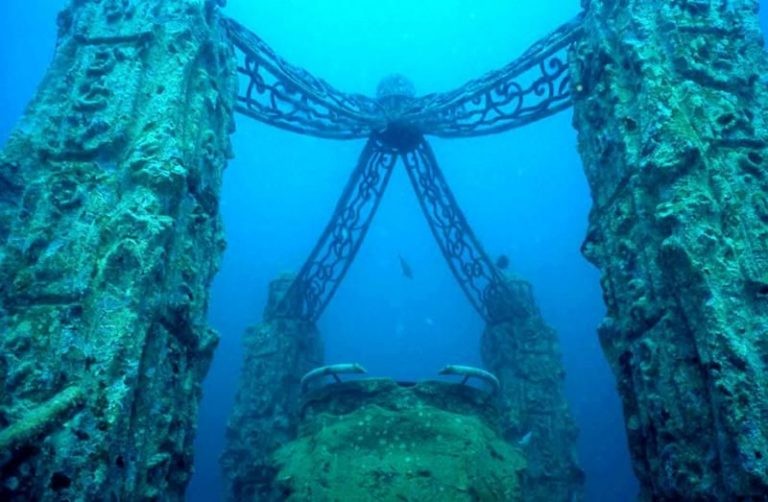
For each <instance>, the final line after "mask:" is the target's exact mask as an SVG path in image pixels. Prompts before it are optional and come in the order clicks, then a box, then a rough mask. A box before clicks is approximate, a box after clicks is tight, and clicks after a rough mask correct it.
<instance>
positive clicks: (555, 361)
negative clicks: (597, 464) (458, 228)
mask: <svg viewBox="0 0 768 502" xmlns="http://www.w3.org/2000/svg"><path fill="white" fill-rule="evenodd" d="M507 281H508V283H509V287H508V288H507V290H508V291H509V295H510V296H509V297H508V298H507V299H506V301H505V302H503V304H502V305H501V306H500V308H504V309H505V310H506V311H507V315H504V316H500V317H503V318H504V321H501V322H497V323H493V324H489V325H488V326H487V327H486V329H485V332H484V333H483V338H482V356H483V363H484V364H485V366H486V367H487V368H488V369H489V370H490V371H491V372H492V373H493V374H495V375H496V376H497V377H498V379H499V381H500V383H501V391H500V397H499V401H500V409H501V414H500V416H501V430H502V434H503V437H504V438H505V439H506V440H507V441H509V442H510V443H513V444H519V445H520V446H521V447H522V449H523V452H524V453H525V458H526V463H527V466H526V469H525V470H524V471H523V476H522V481H521V483H522V492H523V494H524V500H530V501H536V500H551V501H553V502H555V501H562V502H571V501H573V500H581V499H583V497H584V472H583V471H582V470H581V468H580V467H579V464H578V461H577V459H576V437H577V435H578V429H577V428H576V423H575V422H574V420H573V417H572V416H571V412H570V409H569V406H568V402H567V401H566V399H565V394H564V389H563V380H564V378H565V372H564V370H563V364H562V361H561V358H560V347H559V343H558V340H557V333H556V332H555V330H554V329H552V328H551V327H549V326H548V325H547V323H546V322H545V321H544V319H543V318H542V316H541V312H540V311H539V308H538V306H537V305H536V302H535V300H534V297H533V289H532V287H531V285H530V283H528V282H527V281H524V280H521V279H519V278H514V277H511V276H509V277H507Z"/></svg>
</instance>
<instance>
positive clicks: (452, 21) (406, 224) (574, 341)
mask: <svg viewBox="0 0 768 502" xmlns="http://www.w3.org/2000/svg"><path fill="white" fill-rule="evenodd" d="M64 3H65V2H63V1H62V0H26V1H25V2H15V1H14V2H10V1H3V2H0V142H4V141H5V139H6V138H7V137H8V134H9V133H10V131H11V129H12V127H13V124H14V123H15V122H16V120H17V119H18V117H19V116H20V115H21V113H22V112H23V109H24V106H25V105H26V103H27V102H28V101H29V99H30V98H31V97H32V95H33V93H34V90H35V88H36V86H37V84H38V82H39V81H40V79H41V78H42V76H43V74H44V71H45V68H46V66H47V64H48V62H49V61H50V58H51V54H52V51H53V47H54V43H55V16H56V14H57V12H58V11H59V10H60V9H61V7H62V6H63V5H64ZM765 3H768V0H764V1H763V2H761V7H762V6H763V4H765ZM578 9H579V2H578V1H577V0H570V1H566V0H553V1H545V2H500V1H489V0H484V1H468V0H467V1H460V0H428V1H425V0H422V1H419V2H415V1H393V0H375V1H374V0H334V1H327V0H326V1H323V0H304V1H298V0H260V1H247V0H230V2H229V5H228V6H227V8H226V12H227V14H228V15H230V16H232V17H235V18H236V19H238V20H240V21H241V22H242V23H244V24H246V25H247V26H249V27H250V28H251V29H252V30H254V31H255V32H257V33H258V34H259V35H260V36H261V37H262V38H264V39H265V40H266V41H267V42H268V43H270V44H271V45H272V46H273V47H274V48H275V49H276V50H277V51H278V52H279V53H280V54H281V55H283V56H284V57H285V58H286V59H288V60H289V61H291V62H293V63H296V64H298V65H301V66H303V67H305V68H307V69H308V70H309V71H311V72H313V73H314V74H315V75H318V76H320V77H322V78H324V79H326V80H328V81H329V82H330V83H332V84H333V85H335V86H336V87H338V88H340V89H341V90H344V91H350V92H362V93H366V94H373V92H374V91H375V87H376V84H377V83H378V81H379V79H380V78H381V77H382V76H384V75H385V74H387V73H390V72H399V73H403V74H405V75H407V76H408V77H409V78H410V79H411V80H412V81H413V82H414V84H415V85H416V87H417V89H418V91H419V92H420V93H426V92H432V91H444V90H449V89H451V88H453V87H456V86H458V85H460V84H462V83H463V82H465V81H466V80H468V79H470V78H474V77H476V76H478V75H480V74H482V73H484V72H486V71H488V70H491V69H494V68H497V67H500V66H502V65H503V64H505V63H506V62H508V61H509V60H511V59H512V58H514V57H515V56H516V55H518V54H520V53H521V52H522V51H523V50H524V49H525V48H526V47H527V46H528V45H529V44H530V43H532V42H533V41H535V40H536V39H537V38H539V37H541V36H543V35H545V34H546V33H547V32H548V31H550V30H552V29H554V28H555V27H556V26H557V25H559V24H560V23H562V22H565V21H567V20H568V19H570V18H571V17H572V16H574V15H575V14H576V13H577V12H578ZM763 11H765V8H763ZM762 16H763V17H762V18H761V20H762V21H763V22H764V25H765V24H766V22H765V21H766V16H765V14H763V15H762ZM570 122H571V112H570V111H566V112H564V113H561V114H559V115H557V116H555V117H552V118H549V119H547V120H545V121H543V122H540V123H536V124H533V125H530V126H528V127H526V128H524V129H518V130H515V131H512V132H507V133H504V134H500V135H496V136H491V137H485V138H477V139H471V140H438V139H433V140H432V144H433V146H434V149H435V151H436V154H437V157H438V160H439V161H440V163H441V165H442V167H443V170H444V172H445V175H446V177H447V178H448V181H449V183H450V184H451V186H452V188H453V190H454V192H455V194H456V196H457V198H458V200H459V202H460V204H461V205H462V207H463V209H464V211H465V214H466V216H467V217H468V219H469V221H470V223H471V224H472V226H473V227H474V229H475V231H476V233H477V235H478V236H479V237H480V239H481V240H482V242H483V243H484V245H485V247H486V249H487V250H488V251H489V253H491V254H492V255H497V254H500V253H505V254H507V255H508V256H509V257H510V259H511V262H512V269H513V270H514V271H515V272H517V273H519V274H520V275H521V276H523V277H524V278H527V279H529V280H530V281H531V282H532V283H533V285H534V287H535V293H536V297H537V300H538V302H539V305H540V307H541V310H542V312H543V314H544V316H545V318H546V319H547V321H548V322H549V323H550V324H551V325H552V326H553V327H555V328H556V329H557V331H558V333H559V335H560V340H561V346H562V351H563V359H564V364H565V368H566V372H567V377H566V392H567V396H568V399H569V401H570V403H571V406H572V409H573V413H574V416H575V418H576V420H577V422H578V425H579V428H580V430H581V433H580V436H579V444H578V450H579V457H580V461H581V464H582V466H583V467H584V469H585V470H586V474H587V499H588V500H591V501H598V500H632V499H633V498H634V495H635V493H636V486H637V483H636V481H635V479H634V477H633V475H632V473H631V468H630V465H629V460H628V453H627V448H626V440H625V435H624V429H623V424H622V419H621V410H620V404H619V400H618V397H617V395H616V392H615V384H614V380H613V377H612V375H611V373H610V370H609V368H608V366H607V364H606V363H605V361H604V358H603V356H602V353H601V351H600V347H599V343H598V341H597V336H596V334H595V328H596V326H597V324H598V322H599V320H600V319H601V317H602V315H603V312H604V307H603V304H602V300H601V295H600V288H599V284H598V273H597V271H596V270H595V269H594V268H593V267H591V266H590V265H589V264H588V263H587V262H586V261H585V259H584V258H583V257H582V256H581V255H580V253H579V247H580V245H581V242H582V241H583V238H584V235H585V229H586V222H587V214H588V210H589V207H590V199H589V192H588V188H587V185H586V181H585V178H584V175H583V173H582V170H581V164H580V160H579V158H578V155H577V152H576V133H575V131H574V130H573V128H572V127H571V125H570ZM233 142H234V147H235V152H236V158H235V159H234V160H233V161H232V162H231V163H230V165H229V167H228V168H227V172H226V175H225V178H224V188H223V194H222V205H221V208H222V213H223V217H224V221H225V225H226V232H227V241H228V248H227V251H226V253H225V255H224V260H223V263H222V268H221V271H220V272H219V274H218V276H217V277H216V280H215V281H214V284H213V290H212V300H211V305H210V313H209V318H210V322H211V324H212V325H213V326H214V327H215V328H217V329H218V330H219V332H220V333H221V335H222V339H221V344H220V346H219V348H218V350H217V352H216V356H215V359H214V362H213V365H212V367H211V371H210V373H209V375H208V378H207V379H206V382H205V386H204V389H205V390H204V392H205V395H204V399H203V403H202V408H201V411H200V420H199V428H198V437H197V441H196V452H195V468H196V474H195V476H194V478H193V480H192V482H191V485H190V489H189V492H188V499H189V500H191V501H210V500H217V499H219V498H220V494H221V489H222V482H221V478H220V473H219V467H218V456H219V454H220V452H221V451H222V449H223V447H224V427H225V422H226V419H227V416H228V414H229V411H230V409H231V406H232V403H233V401H234V394H235V390H236V386H237V380H238V376H239V371H240V364H241V358H242V352H241V346H240V343H241V336H242V333H243V332H244V330H245V328H246V326H248V325H251V324H254V323H256V322H258V321H259V318H260V314H261V311H262V308H263V306H264V302H265V299H266V288H267V284H268V282H269V281H270V280H271V279H272V278H274V277H275V276H276V275H277V274H278V273H280V272H283V271H290V270H296V269H297V268H298V267H299V266H300V264H301V263H302V261H303V259H304V258H305V256H306V255H307V253H308V252H309V250H310V249H311V247H312V245H313V243H314V241H315V239H316V238H317V236H318V235H319V233H320V231H321V230H322V228H323V226H324V225H325V223H326V222H327V219H328V217H329V215H330V213H331V211H332V209H333V206H334V204H335V201H336V198H337V197H338V195H339V193H340V190H341V187H342V186H343V184H344V182H345V179H346V177H347V176H348V174H349V172H350V171H351V169H352V167H353V165H354V162H355V160H356V158H357V155H358V153H359V151H360V149H361V147H362V141H351V142H339V141H331V140H321V139H315V138H308V137H302V136H299V135H296V134H292V133H288V132H284V131H279V130H274V129H270V128H268V127H266V126H264V125H261V124H258V123H255V122H253V121H250V120H248V119H245V118H243V117H238V118H237V132H236V134H235V135H234V137H233ZM399 255H402V256H403V257H405V258H406V259H407V260H408V261H409V262H410V264H411V266H412V267H413V269H414V273H415V278H414V279H413V280H408V279H406V278H404V277H403V276H402V274H401V273H400V269H399V264H398V256H399ZM319 328H320V330H321V331H322V333H323V335H324V338H325V340H326V360H327V361H329V362H343V361H357V362H360V363H362V364H364V365H365V366H366V367H367V368H368V370H369V372H370V373H372V374H374V375H385V376H393V377H396V378H403V379H418V378H428V377H431V376H433V375H434V373H435V371H436V370H437V369H438V368H439V367H440V366H442V365H443V364H445V363H467V364H479V363H480V359H479V351H478V346H479V343H478V342H479V337H480V333H481V332H482V329H483V324H482V322H481V321H480V319H479V317H478V316H477V315H476V314H475V312H474V311H473V310H472V309H471V308H470V306H469V304H468V303H467V301H466V300H465V298H464V297H463V295H462V293H461V291H460V290H459V288H458V286H457V285H456V284H455V282H454V280H453V278H452V276H451V275H450V273H449V272H448V268H447V266H446V265H445V264H444V262H443V260H442V258H441V256H440V253H439V251H438V249H437V247H436V245H435V244H434V242H433V240H432V237H431V234H430V232H429V229H428V227H427V226H426V223H425V221H424V219H423V218H422V216H421V213H420V211H419V207H418V205H417V202H416V200H415V198H414V196H413V193H412V191H411V189H410V186H409V185H408V183H407V179H406V177H405V173H404V171H403V170H402V169H398V170H397V171H396V172H395V174H394V176H393V179H392V181H391V184H390V187H389V189H388V191H387V194H386V195H385V198H384V201H383V203H382V205H381V208H380V211H379V213H378V214H377V216H376V219H375V221H374V223H373V225H372V228H371V230H370V233H369V235H368V238H367V239H366V242H365V244H364V245H363V247H362V249H361V251H360V254H359V255H358V258H357V260H356V262H355V263H354V265H353V266H352V268H351V269H350V271H349V274H348V276H347V278H346V280H345V281H344V283H343V284H342V286H341V287H340V288H339V290H338V293H337V295H336V297H335V298H334V300H333V302H332V303H331V304H330V306H329V308H328V310H327V311H326V313H325V315H324V316H323V317H322V318H321V319H320V321H319Z"/></svg>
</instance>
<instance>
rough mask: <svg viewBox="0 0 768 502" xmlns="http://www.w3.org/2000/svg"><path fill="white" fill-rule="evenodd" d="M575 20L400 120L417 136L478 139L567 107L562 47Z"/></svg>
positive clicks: (422, 101)
mask: <svg viewBox="0 0 768 502" xmlns="http://www.w3.org/2000/svg"><path fill="white" fill-rule="evenodd" d="M581 21H582V18H581V16H578V17H576V18H575V19H573V20H571V21H570V22H568V23H566V24H564V25H562V26H561V27H559V28H558V29H557V30H555V31H554V32H553V33H551V34H550V35H549V36H547V37H545V38H543V39H542V40H540V41H538V42H536V43H535V44H534V45H532V46H531V47H530V48H529V49H528V50H527V51H526V52H525V53H524V54H523V55H522V56H521V57H519V58H517V59H515V60H514V61H512V62H511V63H509V64H508V65H507V66H505V67H504V68H501V69H500V70H496V71H493V72H490V73H488V74H487V75H485V76H483V77H481V78H479V79H477V80H472V81H470V82H467V83H466V84H464V85H463V86H461V87H459V88H458V89H455V90H453V91H451V92H447V93H440V94H428V95H426V96H423V97H421V98H417V99H416V100H414V101H413V102H412V103H410V105H409V106H408V108H407V109H406V110H405V111H404V112H403V114H402V116H401V117H400V120H401V121H405V122H409V123H412V124H415V125H416V126H417V127H418V129H419V130H420V131H421V132H422V133H423V134H432V135H436V136H442V137H462V136H479V135H484V134H493V133H498V132H502V131H506V130H509V129H513V128H515V127H520V126H523V125H526V124H529V123H531V122H534V121H537V120H540V119H542V118H545V117H548V116H550V115H553V114H555V113H557V112H559V111H561V110H564V109H566V108H568V107H569V106H570V105H571V78H570V71H569V68H568V63H567V50H568V47H569V46H570V45H571V44H572V43H573V42H574V41H575V40H576V38H577V37H578V36H579V35H580V33H581Z"/></svg>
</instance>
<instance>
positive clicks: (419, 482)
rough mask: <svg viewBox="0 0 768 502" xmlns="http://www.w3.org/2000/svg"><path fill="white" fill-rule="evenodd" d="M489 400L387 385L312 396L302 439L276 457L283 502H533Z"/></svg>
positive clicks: (473, 393)
mask: <svg viewBox="0 0 768 502" xmlns="http://www.w3.org/2000/svg"><path fill="white" fill-rule="evenodd" d="M489 397H490V396H489V395H488V392H487V391H483V390H478V389H475V388H473V387H470V386H467V385H460V384H448V383H444V382H419V383H416V384H413V383H409V384H407V385H398V384H397V383H395V382H394V381H392V380H390V379H386V378H378V379H365V380H358V381H354V382H342V383H337V384H331V385H329V386H327V387H325V388H322V389H319V390H317V391H314V392H312V393H311V394H308V395H307V396H306V399H305V400H304V406H303V408H302V418H301V426H300V428H299V434H298V437H297V439H296V440H295V441H292V442H290V443H288V444H286V445H285V446H284V447H282V448H281V449H280V450H278V451H277V452H276V454H275V459H274V462H275V466H276V467H277V469H278V473H277V476H276V477H277V487H278V488H279V489H280V494H281V500H288V501H291V502H314V501H317V500H339V501H341V500H349V501H353V500H355V501H356V500H361V501H362V500H372V501H373V500H393V501H397V500H413V501H417V500H419V501H420V500H424V501H427V500H446V501H447V500H450V501H457V502H464V501H466V502H471V501H477V500H482V501H488V502H493V501H498V502H516V501H520V500H525V499H524V498H522V495H523V492H522V489H521V486H520V476H521V472H522V471H523V469H524V466H525V460H524V458H523V455H522V452H521V451H520V449H519V447H515V446H514V445H510V444H509V443H507V442H506V441H504V440H503V439H502V437H501V434H500V431H499V428H498V415H499V412H498V409H497V408H496V406H495V400H493V399H490V398H489Z"/></svg>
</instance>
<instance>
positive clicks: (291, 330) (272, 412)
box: [221, 275, 323, 501]
mask: <svg viewBox="0 0 768 502" xmlns="http://www.w3.org/2000/svg"><path fill="white" fill-rule="evenodd" d="M293 279H294V278H293V276H289V275H285V276H281V277H279V278H278V279H276V280H274V281H272V283H271V284H270V285H269V299H268V302H267V306H266V308H265V309H264V316H263V321H262V322H261V323H259V324H257V325H256V326H253V327H251V328H249V329H248V330H247V331H246V333H245V336H244V339H243V343H244V348H243V350H244V352H245V356H244V360H243V369H242V373H241V376H240V386H239V388H238V391H237V398H236V402H235V406H234V409H233V410H232V415H231V416H230V418H229V421H228V423H227V447H226V451H225V452H224V454H223V455H222V457H221V465H222V469H223V471H224V477H225V478H226V483H227V498H228V499H229V500H259V501H268V500H282V497H281V495H280V493H279V492H278V491H277V490H278V489H277V487H276V484H275V475H276V473H277V465H276V463H275V461H274V460H273V458H272V457H273V454H274V453H275V451H276V450H277V449H278V448H279V447H281V446H283V445H284V444H286V443H288V442H289V441H292V440H294V439H295V438H296V434H297V431H298V425H299V418H300V417H299V406H300V403H301V385H300V380H301V377H302V376H303V375H304V374H305V373H307V372H308V371H310V370H311V369H314V368H317V367H319V366H322V365H323V343H322V340H321V339H320V334H319V333H318V331H317V328H316V327H315V324H314V323H313V322H311V321H307V320H303V319H297V318H292V317H284V316H281V315H280V314H279V312H280V308H279V305H280V301H281V300H282V299H283V297H284V296H285V294H286V292H287V291H288V288H289V287H290V285H291V283H292V281H293Z"/></svg>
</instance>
